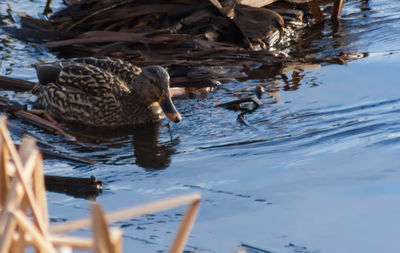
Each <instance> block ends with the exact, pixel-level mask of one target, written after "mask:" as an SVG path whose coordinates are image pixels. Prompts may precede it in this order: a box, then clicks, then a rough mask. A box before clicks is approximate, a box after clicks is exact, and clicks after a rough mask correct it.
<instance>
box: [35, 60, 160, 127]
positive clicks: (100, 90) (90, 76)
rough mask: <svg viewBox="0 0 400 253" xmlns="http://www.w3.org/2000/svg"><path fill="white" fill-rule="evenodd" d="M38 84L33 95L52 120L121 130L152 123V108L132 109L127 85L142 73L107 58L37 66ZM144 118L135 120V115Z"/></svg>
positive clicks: (135, 107)
mask: <svg viewBox="0 0 400 253" xmlns="http://www.w3.org/2000/svg"><path fill="white" fill-rule="evenodd" d="M36 69H37V74H38V78H39V82H40V83H39V84H38V85H36V86H35V87H34V88H33V90H32V92H33V93H34V94H35V95H37V97H38V99H37V102H38V103H39V104H40V105H41V106H43V107H44V108H45V109H46V110H47V111H48V112H49V113H50V114H51V115H52V116H54V117H56V118H59V119H62V120H64V121H73V122H78V123H83V124H86V125H94V126H107V127H110V126H111V127H113V126H123V125H130V124H138V123H145V122H146V121H152V120H154V119H151V118H149V117H147V118H146V115H151V116H154V115H155V114H154V112H148V111H147V110H152V109H151V108H145V107H140V106H134V105H131V106H130V107H129V108H126V107H127V106H126V104H129V102H128V103H124V102H125V101H127V100H128V99H129V98H130V96H132V94H131V88H130V87H129V84H130V83H132V82H133V80H134V79H135V78H136V77H137V76H138V75H139V74H140V72H141V69H140V68H138V67H135V66H133V65H131V64H130V63H127V62H123V61H121V60H113V59H110V58H101V59H97V58H90V57H88V58H79V59H72V60H68V61H63V62H60V63H56V64H43V65H39V66H37V68H36ZM140 114H143V115H144V117H142V118H140V119H139V118H137V119H134V116H135V115H140Z"/></svg>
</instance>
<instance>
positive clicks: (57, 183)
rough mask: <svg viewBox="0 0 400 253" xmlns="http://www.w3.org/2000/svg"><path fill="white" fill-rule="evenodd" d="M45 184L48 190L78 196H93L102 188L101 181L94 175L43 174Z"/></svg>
mask: <svg viewBox="0 0 400 253" xmlns="http://www.w3.org/2000/svg"><path fill="white" fill-rule="evenodd" d="M44 179H45V185H46V189H47V190H48V191H53V192H61V193H66V194H68V195H71V196H74V197H80V198H82V197H83V198H93V197H96V196H97V195H99V194H100V193H101V192H102V189H103V182H102V181H99V180H97V178H96V177H94V176H92V177H90V178H78V177H61V176H51V175H45V177H44Z"/></svg>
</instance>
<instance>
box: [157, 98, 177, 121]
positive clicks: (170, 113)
mask: <svg viewBox="0 0 400 253" xmlns="http://www.w3.org/2000/svg"><path fill="white" fill-rule="evenodd" d="M160 106H161V108H162V109H163V111H164V114H165V116H167V118H168V119H169V120H170V121H173V122H175V123H178V122H179V121H181V119H182V117H181V114H180V113H179V112H178V111H177V110H176V108H175V106H174V104H173V103H172V100H171V97H170V96H164V98H163V99H162V100H161V102H160Z"/></svg>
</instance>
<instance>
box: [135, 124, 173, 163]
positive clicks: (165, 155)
mask: <svg viewBox="0 0 400 253" xmlns="http://www.w3.org/2000/svg"><path fill="white" fill-rule="evenodd" d="M160 128H161V124H160V123H155V124H151V125H148V126H146V127H141V128H138V129H135V132H134V134H133V148H134V156H135V158H136V164H137V165H138V166H140V167H142V168H144V169H146V170H160V169H165V168H167V167H168V166H169V165H170V164H171V155H172V154H173V153H174V152H175V149H174V148H173V147H174V146H176V145H177V144H179V139H172V138H171V140H170V141H168V143H160V142H159V130H160Z"/></svg>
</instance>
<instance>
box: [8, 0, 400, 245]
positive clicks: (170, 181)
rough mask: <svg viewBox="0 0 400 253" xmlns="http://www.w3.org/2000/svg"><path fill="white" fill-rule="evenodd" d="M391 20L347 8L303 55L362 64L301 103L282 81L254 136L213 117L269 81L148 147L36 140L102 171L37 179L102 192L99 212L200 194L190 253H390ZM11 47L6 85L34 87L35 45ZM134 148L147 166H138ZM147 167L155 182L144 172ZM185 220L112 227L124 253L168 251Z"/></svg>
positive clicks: (188, 113)
mask: <svg viewBox="0 0 400 253" xmlns="http://www.w3.org/2000/svg"><path fill="white" fill-rule="evenodd" d="M4 3H5V2H4V1H0V5H2V6H4ZM33 3H34V4H35V5H34V6H33V7H29V5H28V4H33ZM388 3H390V5H389V4H388ZM27 5H28V6H27ZM18 6H19V2H18V1H16V3H13V4H12V8H18ZM42 6H43V4H42V3H39V2H36V1H35V2H24V5H23V6H22V10H28V11H30V13H31V14H32V15H35V14H36V13H38V11H37V8H41V7H42ZM399 11H400V4H399V3H397V2H396V1H384V0H381V1H365V0H351V1H346V3H345V6H344V10H343V17H342V22H341V25H342V30H341V32H337V33H336V34H334V36H333V35H331V33H332V27H331V26H330V24H329V22H328V23H327V24H326V25H325V27H324V30H323V31H322V32H321V34H322V35H321V36H322V37H321V38H320V39H317V40H315V41H313V43H311V45H310V47H318V46H319V45H324V46H326V49H325V50H322V51H321V52H319V53H320V54H321V55H329V54H331V53H333V54H335V55H337V54H338V53H340V52H342V51H355V52H363V53H366V52H368V53H369V56H368V57H366V58H363V59H360V60H356V61H352V62H349V63H348V64H347V65H326V66H322V67H321V68H319V69H308V70H305V71H304V72H302V73H301V75H302V76H303V78H302V79H301V81H300V86H299V87H298V89H297V90H285V89H284V84H283V83H282V82H281V81H279V82H278V84H279V86H278V90H280V99H281V101H280V102H279V101H275V100H274V99H273V98H271V97H268V96H264V98H263V99H262V100H263V102H264V103H265V104H264V105H263V106H262V107H261V108H259V109H258V110H256V111H255V112H254V113H253V114H249V115H246V120H247V121H248V122H249V125H250V126H246V125H243V124H240V123H239V122H237V120H236V117H237V112H232V111H227V110H225V109H221V108H215V107H214V105H215V104H216V103H217V102H216V101H224V100H226V101H229V100H231V99H233V98H234V94H241V95H245V94H249V93H250V92H249V91H251V90H252V89H253V88H254V85H255V84H260V83H261V84H263V85H265V86H266V88H270V87H271V86H272V82H271V78H269V79H268V78H266V79H265V80H249V81H248V82H241V83H238V82H235V83H226V84H223V86H222V87H220V88H219V89H217V90H216V91H215V92H213V93H211V94H209V96H207V97H205V98H195V99H191V100H186V101H178V102H177V107H178V109H179V110H180V111H181V112H182V115H183V121H182V122H181V123H179V124H175V125H171V128H170V130H168V128H167V127H166V126H165V122H164V124H162V125H161V126H160V127H159V128H160V129H157V130H156V131H155V132H151V131H150V134H149V136H150V137H149V136H148V135H145V136H147V137H148V138H149V140H148V141H146V139H145V140H143V138H139V137H140V135H141V133H142V132H140V133H139V134H138V133H136V134H127V135H126V136H123V137H115V138H114V142H112V143H111V144H110V143H100V144H98V146H96V147H98V148H99V150H97V151H87V150H83V149H82V150H81V149H80V148H79V147H76V146H74V145H70V144H68V145H66V144H65V143H64V141H63V140H62V139H60V138H58V137H54V136H50V135H48V134H46V133H43V132H42V131H38V130H36V131H37V132H36V134H37V135H38V136H41V137H43V138H45V139H47V140H48V141H49V142H51V143H52V144H54V145H63V148H65V149H66V150H69V151H71V152H73V153H74V154H75V155H78V154H79V155H83V156H88V157H90V158H92V159H94V160H96V161H97V163H96V164H95V165H93V166H91V165H90V166H88V165H77V164H74V163H65V162H59V161H54V160H47V161H45V171H46V173H49V174H63V175H69V176H82V177H86V176H90V175H95V176H96V177H98V178H99V179H101V180H104V181H105V183H106V184H105V191H104V193H103V194H102V195H100V196H99V197H98V198H97V201H99V202H100V203H102V204H103V205H104V207H105V209H106V210H115V209H118V208H122V207H127V206H131V205H134V204H139V203H145V202H148V201H151V200H157V199H161V198H164V197H168V196H171V195H177V194H183V193H190V192H193V191H198V192H200V193H201V194H202V195H203V202H202V205H201V211H200V214H199V217H198V221H197V223H196V224H195V227H194V230H193V232H192V234H191V236H190V239H189V242H188V249H198V251H199V252H233V250H235V249H237V248H238V247H239V245H240V244H241V243H242V242H243V243H248V244H251V245H254V246H257V247H260V248H264V249H266V250H270V251H272V252H276V253H278V252H279V253H283V252H288V253H289V252H290V253H292V252H302V253H306V252H313V253H314V252H321V253H329V252H332V253H337V252H352V253H354V252H363V253H368V252H371V253H372V252H385V253H390V252H397V250H398V249H399V248H400V240H399V238H398V235H399V234H400V219H399V217H400V201H399V200H400V194H399V191H400V170H399V166H398V153H399V148H400V145H399V143H400V138H399V137H400V117H399V113H400V86H399V83H398V75H399V70H398V66H399V65H400V57H399V54H398V52H399V50H400V48H399V46H398V45H399V41H398V40H399V39H398V38H400V36H399V35H400V31H399V26H398V21H399V16H398V13H399ZM3 12H4V9H1V13H2V15H4V13H3ZM2 36H3V38H4V37H6V35H2ZM6 39H7V42H8V43H10V44H8V45H11V46H9V48H6V49H7V50H6V51H0V55H1V56H2V57H3V58H2V60H3V61H2V69H1V70H2V74H4V73H5V72H6V68H9V67H10V68H9V69H11V70H8V71H11V72H10V74H11V75H12V76H17V77H20V78H25V79H29V80H34V78H35V77H34V76H33V75H34V73H33V70H32V69H31V68H30V64H31V63H33V62H35V61H37V60H38V59H43V58H45V59H51V58H53V57H54V56H52V55H51V54H49V53H47V52H43V51H39V49H38V47H37V45H34V44H24V43H22V42H17V41H13V39H11V38H8V37H6ZM10 41H11V42H10ZM13 43H14V44H13ZM15 43H16V44H15ZM12 45H14V47H13V46H12ZM341 46H342V47H341ZM14 50H15V51H14ZM13 52H18V53H16V54H15V55H14V57H15V58H12V56H13ZM22 59H23V60H22ZM14 61H15V62H14ZM291 74H292V73H288V74H287V76H288V78H289V79H290V78H291ZM289 81H292V80H289ZM7 94H8V93H7ZM17 95H21V94H17ZM7 96H9V97H11V98H13V97H14V96H15V94H13V93H10V94H8V95H7ZM21 96H22V95H21ZM19 100H20V101H21V100H22V98H19ZM22 126H23V127H26V128H27V129H28V130H32V129H35V128H34V127H30V126H27V125H25V124H23V125H22ZM33 131H35V130H33ZM138 145H139V146H138ZM143 146H144V148H145V151H146V150H147V152H149V150H150V151H151V153H152V154H151V156H150V158H149V157H144V158H143V159H142V160H140V161H139V159H138V157H140V156H141V155H142V154H143V150H139V149H140V148H143ZM139 151H140V152H139ZM141 152H142V153H141ZM155 157H159V158H160V161H159V162H160V163H161V165H164V167H163V169H158V170H155V169H151V168H145V167H144V165H146V164H148V162H149V159H150V160H151V159H155ZM164 158H165V160H163V159H164ZM161 167H162V166H161ZM48 198H49V203H50V216H51V218H52V221H53V222H58V221H61V220H65V219H67V220H71V219H75V218H80V217H82V216H85V215H86V214H87V213H88V207H87V206H88V203H87V201H86V200H82V199H76V198H73V197H70V196H67V195H62V194H57V193H49V194H48ZM182 210H183V209H176V210H171V211H168V212H163V213H160V214H156V215H151V216H145V217H141V218H137V219H132V220H129V221H125V222H122V223H119V224H117V226H122V227H123V228H124V235H125V237H124V247H125V252H129V250H130V249H133V248H134V249H136V250H137V251H138V252H155V251H158V250H166V249H167V247H168V245H169V244H170V242H171V239H172V237H173V231H175V229H176V226H177V224H178V221H179V220H180V218H181V214H182ZM82 233H83V234H87V233H86V232H82Z"/></svg>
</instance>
